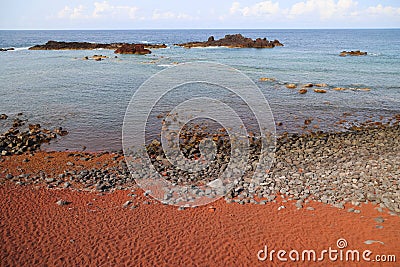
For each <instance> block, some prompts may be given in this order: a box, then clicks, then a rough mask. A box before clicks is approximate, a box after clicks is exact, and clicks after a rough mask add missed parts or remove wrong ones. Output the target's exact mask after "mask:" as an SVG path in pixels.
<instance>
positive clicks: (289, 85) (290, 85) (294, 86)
mask: <svg viewBox="0 0 400 267" xmlns="http://www.w3.org/2000/svg"><path fill="white" fill-rule="evenodd" d="M296 87H297V85H295V84H294V83H289V84H287V85H286V88H288V89H295V88H296Z"/></svg>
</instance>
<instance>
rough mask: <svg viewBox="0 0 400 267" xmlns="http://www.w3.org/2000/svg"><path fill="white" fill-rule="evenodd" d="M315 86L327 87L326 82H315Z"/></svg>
mask: <svg viewBox="0 0 400 267" xmlns="http://www.w3.org/2000/svg"><path fill="white" fill-rule="evenodd" d="M314 85H315V86H316V87H328V85H327V84H326V83H316V84H314Z"/></svg>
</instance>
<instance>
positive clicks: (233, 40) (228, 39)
mask: <svg viewBox="0 0 400 267" xmlns="http://www.w3.org/2000/svg"><path fill="white" fill-rule="evenodd" d="M175 45H177V46H182V47H185V48H192V47H210V46H224V47H229V48H274V47H275V46H283V44H282V43H281V42H279V41H278V40H274V41H268V40H267V38H263V39H261V38H257V39H255V40H253V39H251V38H247V37H244V36H243V35H241V34H231V35H230V34H228V35H225V37H224V38H221V39H219V40H215V39H214V36H210V37H209V38H208V40H207V41H205V42H189V43H183V44H175Z"/></svg>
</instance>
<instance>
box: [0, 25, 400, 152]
mask: <svg viewBox="0 0 400 267" xmlns="http://www.w3.org/2000/svg"><path fill="white" fill-rule="evenodd" d="M239 32H240V33H242V34H243V35H245V36H248V37H252V38H256V37H267V38H268V39H269V40H273V39H278V40H280V41H281V42H282V43H283V44H284V45H285V46H284V47H276V48H274V49H229V48H196V49H184V48H181V47H175V46H173V44H174V43H182V42H187V41H203V40H207V38H208V37H209V36H210V35H214V36H215V37H216V38H221V37H223V36H224V35H225V34H230V33H239ZM48 40H57V41H90V42H103V43H109V42H149V43H166V44H167V45H168V46H169V47H168V48H167V49H159V50H152V54H151V55H146V56H135V55H118V58H114V54H113V51H110V50H101V51H30V50H27V49H25V48H26V47H29V46H32V45H35V44H43V43H45V42H47V41H48ZM0 47H2V48H8V47H16V48H17V49H16V51H8V52H0V81H1V83H0V113H6V114H9V115H11V116H12V115H15V114H17V113H18V112H23V113H24V114H25V116H26V118H28V119H29V121H30V122H32V123H41V124H42V125H43V126H45V127H56V126H62V127H64V128H66V129H68V130H69V132H70V134H69V135H68V136H65V137H62V138H61V139H59V140H58V141H56V142H53V143H52V144H51V146H50V147H48V149H55V150H66V149H69V150H80V149H82V147H83V146H86V147H87V149H88V150H90V151H99V150H116V149H120V148H121V127H122V122H123V118H124V114H125V110H126V107H127V105H128V103H129V101H130V99H131V97H132V96H133V94H134V92H135V91H136V90H137V88H138V87H139V86H140V85H141V84H142V83H143V82H144V81H146V80H147V79H148V78H150V77H151V76H152V75H153V74H156V73H157V72H159V71H161V70H163V69H165V68H168V67H171V66H173V65H174V63H176V62H178V63H182V62H193V61H211V62H217V63H222V64H227V65H229V66H231V67H234V68H236V69H238V70H240V71H241V72H243V73H244V74H246V75H248V76H249V77H250V78H251V79H252V80H253V81H254V82H255V83H256V84H257V85H258V86H259V88H260V90H261V91H262V92H263V94H264V96H265V98H266V99H267V101H268V103H269V105H270V106H271V109H272V112H273V115H274V117H275V121H279V122H282V123H283V125H282V126H280V127H277V131H278V132H283V131H291V132H296V131H301V127H302V126H304V119H305V118H310V117H312V118H313V122H312V124H311V125H309V126H308V128H309V129H313V130H316V129H317V127H318V129H323V130H325V129H327V130H329V129H332V125H333V123H334V122H336V121H338V120H339V119H340V118H341V117H342V115H343V113H344V112H346V113H350V114H351V116H349V117H348V118H347V119H348V120H356V119H358V120H360V121H362V120H367V119H369V118H370V117H372V118H373V119H378V118H379V117H380V116H384V117H389V116H391V115H393V114H396V113H400V53H399V52H400V30H399V29H393V30H193V31H189V30H154V31H148V30H146V31H0ZM342 50H361V51H367V52H368V56H362V57H344V58H343V57H339V56H338V55H339V53H340V51H342ZM94 54H103V55H107V56H109V57H110V58H109V59H106V60H104V61H101V62H96V61H92V60H89V61H84V60H81V58H83V57H84V56H92V55H94ZM260 77H273V78H275V79H276V82H259V81H258V79H259V78H260ZM286 82H288V83H300V84H304V83H309V82H310V83H327V84H328V85H329V86H330V88H329V89H328V92H327V93H326V94H316V93H313V92H312V89H310V90H309V92H308V93H307V94H305V95H299V94H298V93H297V90H293V89H292V90H290V89H287V88H285V86H284V83H286ZM332 87H346V88H355V89H356V88H364V87H367V88H370V89H371V91H369V92H364V91H356V90H355V91H353V90H347V91H343V92H342V91H340V92H339V91H332V90H331V88H332ZM199 90H200V89H199ZM149 94H151V92H149ZM216 94H218V95H219V97H220V98H221V99H226V100H227V101H228V102H229V100H230V99H231V96H230V95H229V93H226V92H223V91H217V92H216ZM181 97H182V93H179V92H177V94H176V96H175V98H174V96H171V99H172V100H174V101H171V102H170V103H178V102H179V100H180V99H181ZM171 108H173V105H172V104H171ZM9 126H10V120H8V121H0V128H1V129H0V130H2V131H3V130H4V129H6V128H7V127H9Z"/></svg>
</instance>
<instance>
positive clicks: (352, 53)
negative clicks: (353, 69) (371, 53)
mask: <svg viewBox="0 0 400 267" xmlns="http://www.w3.org/2000/svg"><path fill="white" fill-rule="evenodd" d="M366 55H367V52H362V51H360V50H357V51H342V52H340V55H339V56H341V57H345V56H366Z"/></svg>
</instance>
